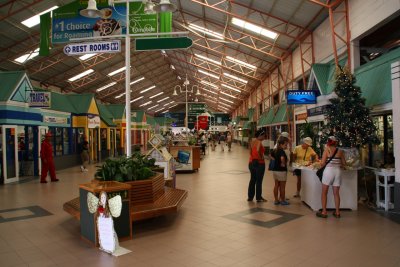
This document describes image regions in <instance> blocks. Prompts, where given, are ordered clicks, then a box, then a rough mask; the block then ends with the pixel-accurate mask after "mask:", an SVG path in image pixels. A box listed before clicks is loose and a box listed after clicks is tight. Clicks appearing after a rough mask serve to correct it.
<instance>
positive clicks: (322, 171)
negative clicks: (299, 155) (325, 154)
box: [316, 148, 338, 182]
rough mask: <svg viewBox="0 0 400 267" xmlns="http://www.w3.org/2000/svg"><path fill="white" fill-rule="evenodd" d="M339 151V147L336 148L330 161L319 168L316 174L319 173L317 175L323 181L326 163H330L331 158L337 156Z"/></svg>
mask: <svg viewBox="0 0 400 267" xmlns="http://www.w3.org/2000/svg"><path fill="white" fill-rule="evenodd" d="M337 151H338V149H337V148H336V150H335V153H333V155H332V157H330V158H329V159H328V161H327V162H326V163H325V165H324V167H321V168H319V169H318V170H317V173H316V174H317V176H318V178H319V180H320V181H321V182H322V176H323V175H324V170H325V168H326V165H328V164H329V162H331V160H332V159H333V158H334V157H335V155H336V152H337Z"/></svg>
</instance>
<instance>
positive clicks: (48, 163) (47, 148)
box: [40, 132, 59, 183]
mask: <svg viewBox="0 0 400 267" xmlns="http://www.w3.org/2000/svg"><path fill="white" fill-rule="evenodd" d="M51 137H52V134H51V132H48V133H46V135H45V138H44V140H43V142H42V145H41V147H40V159H41V161H42V173H41V177H40V182H41V183H47V181H46V177H47V173H48V172H50V179H51V181H52V182H58V181H59V180H58V179H57V177H56V169H55V167H54V159H53V146H52V144H51V143H50V141H51Z"/></svg>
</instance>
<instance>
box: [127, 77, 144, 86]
mask: <svg viewBox="0 0 400 267" xmlns="http://www.w3.org/2000/svg"><path fill="white" fill-rule="evenodd" d="M143 80H144V77H141V78H139V79H137V80H134V81H133V82H131V83H130V85H132V84H135V83H138V82H140V81H143Z"/></svg>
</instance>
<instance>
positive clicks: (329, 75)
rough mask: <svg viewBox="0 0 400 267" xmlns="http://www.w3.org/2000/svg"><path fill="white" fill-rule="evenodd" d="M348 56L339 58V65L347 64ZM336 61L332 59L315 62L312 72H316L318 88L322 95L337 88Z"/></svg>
mask: <svg viewBox="0 0 400 267" xmlns="http://www.w3.org/2000/svg"><path fill="white" fill-rule="evenodd" d="M346 61H347V57H344V58H342V59H340V60H339V65H340V66H344V65H345V64H346ZM335 71H336V65H335V61H331V62H329V63H325V64H313V65H312V73H313V74H314V77H315V80H316V82H317V85H318V88H319V90H320V91H321V94H322V95H329V94H330V93H332V92H333V89H334V88H335Z"/></svg>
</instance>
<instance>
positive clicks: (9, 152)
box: [2, 125, 19, 184]
mask: <svg viewBox="0 0 400 267" xmlns="http://www.w3.org/2000/svg"><path fill="white" fill-rule="evenodd" d="M16 133H17V126H15V125H3V126H2V144H3V151H2V152H3V153H2V155H3V162H2V165H3V172H4V173H3V177H4V183H5V184H7V183H13V182H17V181H18V180H19V175H18V172H19V170H18V169H19V168H18V142H17V134H16Z"/></svg>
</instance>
